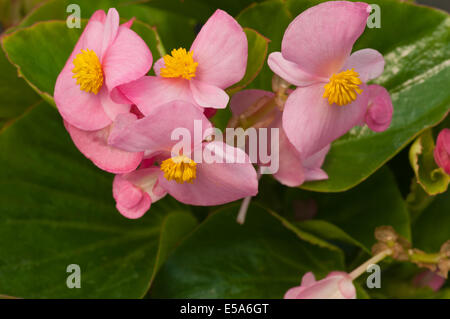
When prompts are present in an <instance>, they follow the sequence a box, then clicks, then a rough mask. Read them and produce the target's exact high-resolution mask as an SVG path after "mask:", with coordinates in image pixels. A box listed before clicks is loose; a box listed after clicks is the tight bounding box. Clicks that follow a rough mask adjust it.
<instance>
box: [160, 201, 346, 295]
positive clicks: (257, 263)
mask: <svg viewBox="0 0 450 319" xmlns="http://www.w3.org/2000/svg"><path fill="white" fill-rule="evenodd" d="M238 208H239V206H238V205H231V206H228V207H225V208H222V209H220V210H219V211H217V212H215V213H213V214H212V215H211V216H209V217H208V218H207V219H206V220H205V221H204V222H203V223H202V224H201V225H200V226H199V228H197V230H196V231H195V232H194V233H192V235H191V236H190V237H188V238H187V239H186V240H185V241H184V242H183V243H182V244H181V245H180V246H179V247H178V248H177V249H176V250H175V252H174V253H173V254H172V255H171V256H170V257H169V259H168V261H167V262H166V263H165V264H164V266H163V267H162V268H161V270H160V272H159V273H158V275H157V277H156V279H155V283H154V285H153V287H152V290H151V297H153V298H281V297H282V296H283V295H284V293H285V292H286V291H287V289H289V288H290V287H293V286H298V285H299V284H300V280H301V277H302V275H303V274H304V273H305V272H308V271H314V273H315V274H316V275H317V277H318V278H321V277H323V276H325V275H326V274H328V273H329V272H330V271H332V270H336V269H343V261H342V255H341V253H339V252H338V251H334V250H329V249H325V248H319V247H317V246H313V245H310V244H308V243H306V242H305V241H302V240H300V239H299V238H298V237H297V236H296V234H295V233H293V232H291V231H289V230H288V229H286V228H285V227H283V225H282V224H281V223H280V222H279V220H278V219H276V218H275V217H273V216H272V215H271V214H270V213H269V212H267V211H266V210H265V209H263V208H262V207H260V206H258V205H251V206H250V209H249V212H248V215H247V219H246V221H245V224H244V225H239V224H238V223H236V215H237V211H238Z"/></svg>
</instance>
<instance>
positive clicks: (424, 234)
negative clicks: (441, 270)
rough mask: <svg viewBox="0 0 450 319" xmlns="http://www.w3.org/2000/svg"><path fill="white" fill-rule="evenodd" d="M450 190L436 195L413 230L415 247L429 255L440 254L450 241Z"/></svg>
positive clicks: (415, 223)
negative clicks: (441, 248) (442, 246)
mask: <svg viewBox="0 0 450 319" xmlns="http://www.w3.org/2000/svg"><path fill="white" fill-rule="evenodd" d="M449 212H450V190H448V191H446V192H445V193H443V194H439V195H436V197H435V199H434V201H433V202H432V203H431V204H430V206H428V207H427V208H426V209H425V210H424V211H423V212H422V214H421V215H420V216H419V218H418V219H417V220H416V221H415V222H414V224H413V228H412V234H413V246H414V247H415V248H419V249H422V250H424V251H426V252H428V253H433V252H438V251H439V249H440V247H441V245H442V244H443V243H444V242H446V241H447V240H450V214H449Z"/></svg>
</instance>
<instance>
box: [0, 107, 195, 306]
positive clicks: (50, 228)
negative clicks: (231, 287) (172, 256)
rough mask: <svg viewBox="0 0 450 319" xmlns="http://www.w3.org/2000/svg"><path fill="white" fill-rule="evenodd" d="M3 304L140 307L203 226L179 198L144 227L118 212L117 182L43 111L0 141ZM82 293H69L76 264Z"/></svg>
mask: <svg viewBox="0 0 450 319" xmlns="http://www.w3.org/2000/svg"><path fill="white" fill-rule="evenodd" d="M0 165H1V167H3V169H2V170H0V202H1V205H0V295H10V296H16V297H25V298H73V297H76V298H121V297H122V298H139V297H143V296H144V295H145V293H146V292H147V290H148V288H149V286H150V283H151V281H152V280H153V277H154V276H155V273H156V271H157V270H158V268H159V267H160V266H161V265H162V263H163V262H164V261H165V259H166V257H167V255H168V254H169V252H170V251H171V250H172V249H173V248H174V246H175V245H176V244H177V243H178V242H179V241H180V240H181V239H182V238H183V237H184V236H185V235H186V234H187V233H188V232H190V231H191V230H192V229H193V228H194V227H195V225H196V219H195V218H194V217H193V216H192V215H191V214H190V212H189V209H188V208H187V207H185V206H181V205H180V204H178V203H176V202H175V201H174V200H172V199H171V198H169V197H168V198H165V199H162V200H161V201H159V202H157V203H155V204H154V205H152V207H151V209H150V211H149V212H148V213H147V214H146V215H145V216H144V217H143V218H142V219H139V220H129V219H126V218H124V217H123V216H121V215H120V214H119V213H118V211H117V210H116V209H115V207H114V200H113V198H112V192H111V183H112V177H113V176H112V175H111V174H107V173H105V172H102V171H101V170H99V169H98V168H97V167H95V166H94V165H92V163H91V162H90V161H89V160H87V159H85V158H84V157H83V156H82V155H81V154H80V153H79V152H78V150H77V149H76V148H75V147H74V146H73V144H72V142H71V141H70V138H69V135H68V134H67V133H66V132H65V129H64V126H63V124H62V121H61V119H60V117H59V116H58V113H57V111H56V110H55V109H53V108H51V107H50V106H48V105H46V104H44V103H42V104H40V105H38V106H36V107H35V108H33V109H32V110H31V111H30V112H29V113H27V114H26V115H25V116H23V117H22V118H20V119H19V120H17V121H16V122H15V123H14V124H12V125H11V126H8V127H7V128H6V129H5V130H4V131H3V132H2V133H1V134H0ZM72 264H75V265H79V267H80V270H81V277H80V279H81V281H80V283H81V288H79V289H77V288H73V289H69V288H68V286H67V285H66V280H67V278H68V276H69V275H71V273H67V272H66V269H67V267H68V266H69V265H72Z"/></svg>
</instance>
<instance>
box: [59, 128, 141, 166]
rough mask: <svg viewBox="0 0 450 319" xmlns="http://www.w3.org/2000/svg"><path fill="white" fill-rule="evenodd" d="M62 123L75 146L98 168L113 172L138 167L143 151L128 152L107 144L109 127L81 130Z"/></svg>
mask: <svg viewBox="0 0 450 319" xmlns="http://www.w3.org/2000/svg"><path fill="white" fill-rule="evenodd" d="M64 125H65V127H66V129H67V131H68V132H69V134H70V136H71V137H72V140H73V142H74V144H75V145H76V147H77V148H78V149H79V150H80V152H81V153H83V154H84V156H86V157H87V158H89V159H90V160H91V161H92V162H93V163H94V164H95V165H97V166H98V167H99V168H101V169H103V170H105V171H107V172H110V173H115V174H121V173H127V172H131V171H133V170H135V169H136V167H138V165H139V163H140V162H141V160H142V156H143V153H130V152H126V151H122V150H120V149H117V148H114V147H112V146H109V145H108V144H107V139H108V134H109V130H110V128H109V127H106V128H104V129H101V130H98V131H83V130H80V129H78V128H76V127H74V126H72V125H70V124H69V123H68V122H66V121H64Z"/></svg>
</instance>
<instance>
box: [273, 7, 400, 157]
mask: <svg viewBox="0 0 450 319" xmlns="http://www.w3.org/2000/svg"><path fill="white" fill-rule="evenodd" d="M369 12H370V6H369V5H368V4H366V3H362V2H348V1H330V2H325V3H322V4H319V5H317V6H314V7H312V8H309V9H308V10H306V11H304V12H303V13H301V14H300V15H299V16H297V17H296V18H295V19H294V21H292V22H291V24H290V25H289V26H288V28H287V29H286V32H285V34H284V37H283V41H282V45H281V52H274V53H271V54H270V56H269V59H268V64H269V67H270V68H271V69H272V71H273V72H275V73H276V74H277V75H279V76H280V77H281V78H283V79H284V80H286V81H287V82H289V83H291V84H293V85H295V86H297V87H298V88H297V89H295V91H294V92H292V93H291V94H290V95H289V97H288V99H287V101H286V104H285V108H284V112H283V128H284V129H285V132H286V135H287V137H288V138H289V140H290V141H291V143H292V144H293V145H294V146H295V147H296V149H297V150H298V151H299V152H300V153H302V155H303V156H310V155H311V154H314V153H316V152H318V151H320V150H321V149H323V148H324V147H325V146H327V145H328V144H330V143H331V142H333V141H334V140H335V139H337V138H339V137H340V136H342V135H344V134H345V133H346V132H347V131H348V130H349V129H351V128H352V127H354V126H355V125H359V124H361V123H364V121H365V120H366V121H367V122H368V125H369V127H370V128H371V129H374V130H376V131H380V130H383V129H386V128H387V126H388V125H389V124H388V123H389V122H390V117H391V114H392V113H389V106H390V105H391V102H390V98H389V95H388V94H387V93H386V92H385V91H382V92H381V93H380V94H382V97H381V98H377V97H376V96H372V97H370V96H371V94H370V93H369V91H372V89H375V87H372V88H371V87H367V86H366V84H365V83H366V82H367V81H368V80H371V79H373V78H376V77H378V76H379V75H380V74H381V73H382V72H383V69H384V59H383V56H382V55H381V54H380V53H379V52H378V51H376V50H373V49H363V50H359V51H356V52H354V53H353V54H351V51H352V47H353V44H354V43H355V41H356V40H357V39H358V38H359V36H360V35H361V34H362V33H363V31H364V28H365V26H366V21H367V18H368V16H369ZM369 98H371V101H372V104H373V106H372V107H371V108H370V109H369V114H368V115H367V116H366V113H367V110H368V104H369ZM378 112H380V113H381V114H378Z"/></svg>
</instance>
